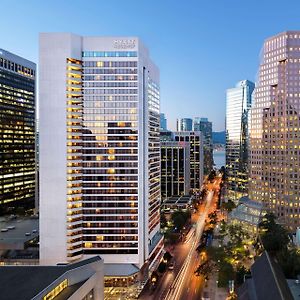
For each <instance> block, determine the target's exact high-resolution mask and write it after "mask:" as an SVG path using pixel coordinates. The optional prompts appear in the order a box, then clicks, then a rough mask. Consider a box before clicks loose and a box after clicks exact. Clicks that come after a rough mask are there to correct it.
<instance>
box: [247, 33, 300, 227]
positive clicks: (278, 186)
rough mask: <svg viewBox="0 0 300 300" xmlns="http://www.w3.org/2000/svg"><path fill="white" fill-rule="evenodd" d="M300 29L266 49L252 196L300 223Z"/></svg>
mask: <svg viewBox="0 0 300 300" xmlns="http://www.w3.org/2000/svg"><path fill="white" fill-rule="evenodd" d="M299 72H300V31H287V32H283V33H280V34H278V35H276V36H273V37H271V38H268V39H267V40H266V41H265V43H264V46H263V50H262V55H261V62H260V67H259V73H258V81H257V85H256V89H255V98H254V99H255V100H254V105H253V107H252V109H251V130H250V145H251V147H250V151H251V156H250V177H251V182H250V197H251V199H253V200H256V201H262V202H263V203H265V205H266V207H267V208H269V209H270V210H271V211H272V212H274V213H275V215H276V216H277V217H278V218H279V221H280V222H282V223H283V224H285V225H286V226H287V227H289V228H290V229H291V230H295V228H296V227H297V226H299V225H300V188H299V187H300V117H299V113H300V77H299Z"/></svg>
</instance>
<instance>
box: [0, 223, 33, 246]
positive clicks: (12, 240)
mask: <svg viewBox="0 0 300 300" xmlns="http://www.w3.org/2000/svg"><path fill="white" fill-rule="evenodd" d="M1 230H7V231H5V232H3V231H1ZM38 236H39V220H38V218H31V217H19V218H16V219H12V220H7V219H5V218H1V219H0V249H9V248H10V247H11V249H20V247H21V245H24V244H25V243H26V242H29V241H30V240H32V239H34V238H37V237H38Z"/></svg>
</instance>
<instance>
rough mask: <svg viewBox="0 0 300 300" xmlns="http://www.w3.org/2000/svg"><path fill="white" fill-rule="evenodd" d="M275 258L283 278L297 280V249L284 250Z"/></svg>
mask: <svg viewBox="0 0 300 300" xmlns="http://www.w3.org/2000/svg"><path fill="white" fill-rule="evenodd" d="M276 257H277V261H278V263H279V264H280V266H281V268H282V270H283V273H284V275H285V277H287V278H294V279H297V275H298V274H299V273H300V255H299V254H298V252H297V249H295V248H293V247H292V248H290V249H288V248H285V249H284V250H282V251H281V252H279V253H278V254H277V256H276Z"/></svg>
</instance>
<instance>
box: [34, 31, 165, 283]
mask: <svg viewBox="0 0 300 300" xmlns="http://www.w3.org/2000/svg"><path fill="white" fill-rule="evenodd" d="M39 68H40V69H39V74H40V81H39V90H40V123H39V125H40V132H39V133H40V135H39V138H40V260H41V263H42V264H56V263H59V262H61V263H65V262H70V261H73V260H78V259H83V258H85V257H89V256H93V255H101V257H103V259H104V262H105V264H106V265H107V264H114V266H115V264H121V265H122V267H120V268H115V269H113V271H112V272H113V273H114V274H115V276H116V277H118V275H120V276H129V275H130V274H131V273H128V272H129V271H128V270H132V265H133V264H134V265H135V266H136V267H138V268H142V267H143V266H145V268H143V270H147V271H149V272H150V270H151V268H152V267H153V265H154V262H155V261H156V259H157V258H158V257H159V255H160V253H161V250H162V247H163V239H162V236H161V234H160V202H161V201H160V140H159V105H160V95H159V93H160V92H159V70H158V68H157V67H156V66H155V64H154V63H153V62H152V61H151V59H150V57H149V52H148V50H147V48H145V47H144V45H143V44H142V43H141V41H140V40H139V39H138V38H135V37H132V38H131V37H117V38H113V37H82V36H78V35H73V34H69V33H43V34H41V35H40V61H39ZM145 263H146V265H145ZM126 265H127V267H126ZM133 269H134V270H135V269H136V268H133ZM118 272H119V273H118ZM146 273H148V272H146ZM130 276H131V275H130ZM122 278H124V281H125V277H118V278H116V281H117V280H120V282H121V284H122V282H123V281H122V280H123V279H122ZM132 278H133V277H130V278H128V280H129V281H131V280H132ZM114 284H115V283H114ZM116 284H117V283H116ZM123 284H124V282H123Z"/></svg>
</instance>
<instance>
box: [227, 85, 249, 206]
mask: <svg viewBox="0 0 300 300" xmlns="http://www.w3.org/2000/svg"><path fill="white" fill-rule="evenodd" d="M254 87H255V84H254V83H253V82H251V81H249V80H243V81H240V82H238V83H237V85H236V87H235V88H232V89H228V90H227V94H226V98H227V99H226V100H227V101H226V176H227V190H226V198H227V199H230V200H233V201H238V200H239V198H241V197H242V196H244V195H247V193H248V177H249V174H248V151H249V149H248V144H249V141H248V139H249V133H248V123H249V110H250V107H251V102H252V93H253V90H254Z"/></svg>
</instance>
